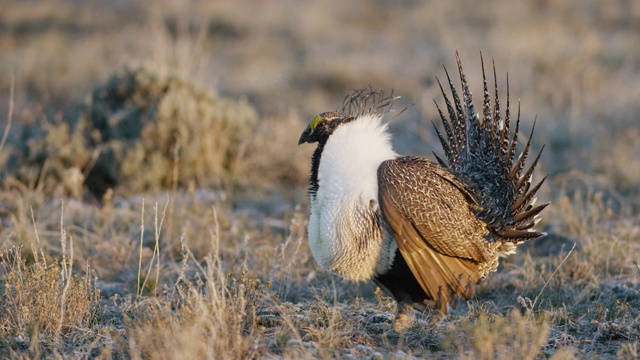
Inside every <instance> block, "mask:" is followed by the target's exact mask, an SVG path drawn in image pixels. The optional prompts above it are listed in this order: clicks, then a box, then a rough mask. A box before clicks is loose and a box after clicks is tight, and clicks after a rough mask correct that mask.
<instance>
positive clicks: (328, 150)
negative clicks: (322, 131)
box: [318, 115, 397, 199]
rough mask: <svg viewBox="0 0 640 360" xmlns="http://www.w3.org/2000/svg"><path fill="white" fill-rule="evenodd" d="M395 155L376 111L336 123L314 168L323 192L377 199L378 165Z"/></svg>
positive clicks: (389, 137) (384, 126) (385, 126)
mask: <svg viewBox="0 0 640 360" xmlns="http://www.w3.org/2000/svg"><path fill="white" fill-rule="evenodd" d="M395 157H397V155H396V153H395V152H394V151H393V149H392V147H391V136H390V135H389V133H388V132H387V124H386V123H383V122H382V117H381V116H379V115H363V116H361V117H360V118H358V119H355V120H352V121H351V122H349V123H346V124H344V125H341V126H338V128H337V129H336V130H335V131H334V132H333V134H332V135H331V136H330V137H329V139H328V140H327V143H326V145H325V147H324V150H323V151H322V158H321V160H320V168H319V171H318V175H319V183H320V189H322V188H323V187H324V191H322V190H321V191H322V192H323V193H325V194H327V193H332V194H338V193H341V194H350V195H354V194H357V193H363V192H365V193H367V194H372V195H375V198H376V199H377V193H378V181H377V171H378V166H380V163H382V162H383V161H385V160H389V159H393V158H395Z"/></svg>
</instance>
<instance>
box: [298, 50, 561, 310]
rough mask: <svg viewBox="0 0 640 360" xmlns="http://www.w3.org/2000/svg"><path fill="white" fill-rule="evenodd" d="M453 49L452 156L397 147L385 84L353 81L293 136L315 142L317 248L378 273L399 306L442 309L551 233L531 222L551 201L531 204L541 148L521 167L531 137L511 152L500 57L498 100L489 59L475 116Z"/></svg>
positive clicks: (338, 266) (355, 271)
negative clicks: (387, 118)
mask: <svg viewBox="0 0 640 360" xmlns="http://www.w3.org/2000/svg"><path fill="white" fill-rule="evenodd" d="M456 59H457V64H458V71H459V73H460V79H461V86H462V99H461V98H460V96H459V95H458V92H457V91H456V89H455V87H454V85H453V82H452V81H451V78H450V77H449V74H448V73H447V72H446V68H445V73H446V75H447V79H448V82H449V87H450V88H451V96H452V98H453V102H451V101H450V99H449V97H448V96H447V94H446V93H445V91H444V89H443V88H442V84H440V82H439V81H438V84H439V85H440V90H441V91H442V94H443V95H444V103H445V104H446V108H447V112H448V114H449V119H448V120H447V118H446V117H445V115H444V114H443V112H442V111H441V109H440V108H439V107H438V106H437V104H436V107H437V109H438V111H439V113H440V118H441V119H442V128H443V129H444V133H442V132H440V131H438V128H437V127H436V132H437V135H438V137H439V139H440V142H441V144H442V148H443V150H444V154H445V156H446V161H445V160H443V159H442V158H440V157H438V156H437V155H436V158H437V161H438V163H435V162H432V161H429V160H426V159H423V158H419V157H414V156H399V155H398V154H396V153H395V152H394V151H393V149H392V147H391V143H390V135H389V133H388V132H387V123H385V122H383V121H382V117H383V115H384V114H385V113H386V112H388V111H389V110H390V107H391V103H392V102H393V100H394V98H393V97H385V96H384V94H383V93H382V92H372V91H355V92H354V93H353V94H351V95H350V96H348V97H347V98H346V99H345V102H344V104H343V106H342V109H341V110H340V111H339V112H325V113H322V114H320V115H318V116H316V117H315V118H313V120H311V122H310V123H309V126H308V127H307V128H306V129H305V130H304V132H303V133H302V135H301V136H300V140H299V143H298V144H302V143H307V142H308V143H316V142H317V143H318V147H317V149H316V150H315V152H314V154H313V156H312V159H311V161H312V170H311V181H310V183H311V184H310V187H309V194H310V199H311V217H310V220H309V229H308V230H309V241H310V244H311V250H312V252H313V256H314V258H315V259H316V261H317V262H318V264H319V265H320V266H321V267H322V268H323V269H325V270H329V271H331V272H334V273H336V274H338V275H340V276H342V277H343V278H345V279H348V280H353V281H362V280H373V281H374V282H375V283H376V284H377V285H378V286H379V287H380V288H382V289H383V290H384V291H385V292H387V293H388V294H389V295H391V296H393V297H394V298H395V300H396V301H397V302H398V309H399V315H400V314H403V312H404V311H406V310H409V309H410V308H416V309H419V310H423V309H425V308H426V307H427V306H431V307H435V308H436V309H437V310H439V311H441V312H442V313H443V314H446V312H447V306H450V307H452V308H453V307H455V304H456V299H457V296H459V297H461V298H462V299H464V300H468V299H470V298H471V297H472V296H473V295H474V284H477V283H478V282H479V281H480V280H481V279H482V278H484V277H485V276H486V275H487V274H488V273H489V272H491V271H495V270H496V268H497V267H498V259H499V258H500V257H504V256H506V255H509V254H513V253H515V247H516V245H518V244H520V243H522V242H524V241H527V240H530V239H533V238H537V237H540V236H543V235H545V234H544V233H542V232H539V231H537V230H534V229H533V227H534V226H535V225H536V224H537V223H538V221H539V218H538V214H539V213H540V212H541V211H542V210H543V209H544V208H545V207H546V206H547V205H548V204H544V205H539V206H535V205H534V204H535V201H536V198H535V194H536V192H537V191H538V189H539V188H540V185H542V183H543V182H544V179H542V181H540V182H539V183H538V184H537V185H535V186H533V187H531V178H532V173H533V171H534V169H535V167H536V164H537V162H538V158H539V157H540V154H538V157H537V158H536V159H535V160H534V161H533V163H532V164H531V166H530V167H529V168H528V169H526V170H525V161H526V159H527V155H528V154H529V149H530V144H531V136H529V140H528V141H527V143H526V145H525V146H524V150H523V151H522V153H520V154H519V155H518V156H517V158H516V144H517V142H518V127H519V123H520V109H519V108H518V114H517V118H516V120H515V130H514V131H513V134H512V135H511V131H510V126H512V124H511V122H512V119H511V116H512V114H511V112H510V110H509V85H508V79H507V104H506V109H505V111H504V113H503V112H502V111H501V108H500V102H499V99H498V86H497V81H496V80H497V79H496V71H495V65H494V67H493V75H494V82H496V85H495V95H494V100H493V101H491V96H490V94H489V91H488V89H487V80H486V76H485V74H484V64H482V72H483V80H484V101H483V104H482V119H480V116H479V114H478V113H476V110H475V108H474V105H473V101H472V98H471V92H470V91H469V87H468V85H467V81H466V78H465V74H464V72H463V70H462V65H461V63H460V58H459V57H458V56H457V54H456ZM434 127H435V124H434ZM534 128H535V124H534ZM443 134H444V135H443ZM531 135H533V130H532V132H531ZM541 151H542V150H541ZM545 178H546V177H545ZM403 309H404V310H403ZM405 317H406V316H405Z"/></svg>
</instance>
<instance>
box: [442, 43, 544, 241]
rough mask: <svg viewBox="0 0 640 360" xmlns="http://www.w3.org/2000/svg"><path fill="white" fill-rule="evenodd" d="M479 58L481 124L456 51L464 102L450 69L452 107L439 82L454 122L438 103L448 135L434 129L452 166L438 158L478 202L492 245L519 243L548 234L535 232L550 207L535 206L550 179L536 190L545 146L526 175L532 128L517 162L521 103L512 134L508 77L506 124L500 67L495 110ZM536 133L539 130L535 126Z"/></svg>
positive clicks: (480, 214)
mask: <svg viewBox="0 0 640 360" xmlns="http://www.w3.org/2000/svg"><path fill="white" fill-rule="evenodd" d="M480 59H481V62H482V77H483V80H484V102H483V106H482V121H481V120H480V117H479V115H478V114H477V113H476V111H475V107H474V105H473V99H472V97H471V92H470V91H469V86H468V85H467V80H466V77H465V74H464V71H463V70H462V64H461V62H460V57H459V56H458V53H457V52H456V60H457V63H458V72H459V73H460V80H461V83H462V95H463V100H462V101H461V99H460V97H459V96H458V93H457V91H456V89H455V87H454V85H453V82H452V81H451V77H450V76H449V73H448V72H447V69H446V68H445V73H446V75H447V81H448V82H449V87H450V89H451V95H452V97H453V103H452V102H451V101H450V100H449V97H448V96H447V94H446V93H445V91H444V89H443V87H442V84H441V83H440V80H438V85H439V86H440V90H441V91H442V95H443V96H444V101H445V104H446V107H447V112H448V114H449V120H447V118H446V117H445V115H444V113H443V112H442V110H441V109H440V107H439V106H438V104H437V103H436V107H437V108H438V112H439V113H440V118H441V119H442V124H443V127H444V136H443V134H442V133H441V132H440V131H439V130H438V128H437V127H436V126H435V124H434V127H435V129H436V133H437V134H438V137H439V139H440V142H441V144H442V148H443V150H444V154H445V156H446V158H447V162H445V161H444V160H442V159H441V158H440V157H438V155H436V158H437V160H438V162H439V163H440V165H441V166H443V167H445V168H446V169H448V170H449V171H450V172H452V173H453V174H454V175H455V176H456V177H457V178H459V179H460V180H461V181H462V182H463V183H464V184H465V186H466V187H467V190H468V191H469V192H470V193H471V194H472V196H473V200H474V201H475V203H476V205H477V206H474V210H475V212H476V215H477V216H478V218H479V219H481V220H483V221H484V222H485V223H487V227H488V228H489V230H490V231H491V233H492V235H493V240H497V241H502V242H504V241H508V242H514V243H518V242H522V241H525V240H529V239H533V238H537V237H539V236H543V235H546V234H545V233H543V232H539V231H536V230H534V229H533V227H534V226H535V225H536V224H537V223H538V221H539V220H540V219H539V217H538V214H539V213H540V212H541V211H542V210H543V209H544V208H545V207H547V205H549V204H548V203H547V204H543V205H539V206H535V202H536V198H535V194H536V193H537V191H538V189H540V186H541V185H542V183H543V182H544V181H545V180H546V178H547V177H546V176H545V177H544V178H543V179H542V180H541V181H540V182H539V183H538V184H537V185H535V186H534V187H533V188H532V187H531V178H532V175H533V171H534V169H535V167H536V165H537V163H538V159H539V158H540V154H541V153H542V149H544V146H543V148H542V149H541V150H540V153H538V155H537V156H536V158H535V160H534V161H533V163H532V164H531V165H530V166H529V168H528V169H527V170H526V171H524V173H523V170H524V168H525V162H526V160H527V156H528V155H529V150H530V146H531V137H532V136H533V129H532V130H531V135H530V136H529V139H528V140H527V143H526V145H525V147H524V150H523V151H522V152H521V153H520V154H519V155H518V158H517V160H516V159H515V155H516V145H517V142H518V130H519V126H520V104H519V103H518V114H517V118H516V122H515V130H514V132H513V135H511V134H510V129H509V127H510V126H511V124H510V122H511V112H510V105H509V77H508V76H507V105H506V110H505V112H504V119H503V118H502V116H503V114H502V112H501V110H500V100H499V96H498V84H497V77H496V68H495V63H494V64H493V78H494V83H495V94H494V101H493V106H492V103H491V95H490V94H489V90H488V88H487V78H486V75H485V69H484V60H482V54H481V55H480ZM533 128H534V129H535V122H534V126H533ZM514 160H515V163H514Z"/></svg>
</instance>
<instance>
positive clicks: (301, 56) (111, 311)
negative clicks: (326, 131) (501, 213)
mask: <svg viewBox="0 0 640 360" xmlns="http://www.w3.org/2000/svg"><path fill="white" fill-rule="evenodd" d="M0 8H1V9H2V10H1V11H0V134H2V135H4V134H6V136H3V137H2V138H0V184H1V187H0V254H1V255H0V264H1V265H2V266H0V296H1V301H0V357H1V358H20V359H22V358H42V357H46V358H136V359H137V358H143V359H147V358H150V359H155V358H162V359H164V358H171V359H179V358H183V359H192V358H213V359H236V358H237V359H241V358H274V359H276V358H286V359H298V358H340V359H410V358H438V359H449V358H468V359H496V358H499V359H539V358H553V359H571V358H593V359H607V358H621V359H637V358H638V356H639V351H640V349H639V345H638V342H639V340H640V284H639V281H640V183H639V181H638V179H640V115H639V114H640V101H639V100H640V46H638V44H640V3H638V2H635V1H607V2H605V1H596V0H584V1H559V0H558V1H556V0H547V1H543V0H540V1H520V2H515V1H514V2H510V1H498V0H494V1H483V2H480V1H450V2H436V1H424V2H423V1H391V0H389V1H384V0H379V1H361V2H355V1H353V2H352V1H325V2H319V1H318V2H312V1H293V0H286V1H278V2H276V1H261V2H252V1H215V2H207V1H189V2H182V1H157V2H153V3H152V2H143V1H124V0H119V1H107V0H103V1H102V0H101V1H93V2H86V3H85V2H79V1H71V0H68V1H46V2H36V1H0ZM456 51H457V52H459V54H460V56H461V58H462V61H463V64H464V66H465V70H466V72H467V77H468V79H469V81H470V84H471V88H472V91H473V93H474V94H480V93H481V89H482V75H481V66H480V53H482V55H483V56H484V59H485V62H488V63H490V61H491V60H493V61H495V65H496V68H497V74H498V84H499V88H500V91H501V94H502V95H503V96H504V94H506V74H507V73H508V77H509V87H510V94H511V102H512V106H513V107H514V108H515V106H517V104H518V102H519V104H520V106H521V110H522V133H523V134H528V132H529V131H530V130H531V127H532V125H533V121H534V119H536V118H537V126H536V134H535V136H534V142H533V149H534V151H536V152H537V151H538V150H539V149H540V148H541V147H542V145H543V144H546V148H545V151H544V153H543V155H542V158H541V160H540V165H539V171H538V173H537V175H536V176H535V177H534V181H535V180H536V179H540V178H542V176H544V175H546V174H549V179H548V180H547V182H546V183H545V185H544V186H543V188H542V190H541V195H540V198H541V199H540V200H541V201H545V202H547V201H549V202H551V206H550V207H548V208H547V209H546V210H545V211H544V212H543V215H542V216H543V221H542V222H541V223H540V226H541V228H542V229H543V230H544V231H546V232H548V233H549V235H548V236H547V237H545V238H543V239H540V240H537V241H535V242H531V243H528V244H525V245H523V246H521V247H520V249H519V252H518V254H517V255H515V256H512V257H510V258H508V259H505V260H504V261H502V264H501V266H500V268H499V270H498V272H496V273H494V274H492V275H491V276H489V277H488V278H487V279H485V280H484V281H483V282H482V283H481V284H480V285H479V286H478V291H477V297H476V298H475V299H474V300H472V301H469V302H462V301H460V302H459V303H458V306H457V308H456V309H455V311H453V312H452V313H451V314H450V315H448V316H447V317H441V316H439V315H437V314H434V313H430V312H427V313H414V314H412V317H413V320H414V321H413V324H412V325H411V326H410V328H409V329H408V330H407V331H406V332H403V333H396V332H394V331H393V330H391V320H392V319H393V317H394V315H395V310H396V309H395V303H394V302H393V301H392V299H391V298H388V297H386V296H384V295H383V294H382V293H381V292H380V290H378V289H376V287H375V286H374V285H373V284H371V283H363V284H352V283H348V282H345V281H343V280H341V279H339V278H338V277H336V276H334V275H332V274H329V273H326V272H324V271H322V270H321V269H320V268H319V267H318V265H317V264H316V263H315V262H314V260H313V258H312V257H311V253H310V250H309V246H308V242H307V238H306V221H307V218H308V212H309V205H308V199H307V195H306V187H307V181H308V173H309V168H310V161H309V158H310V155H311V152H312V150H313V149H312V147H311V146H306V147H297V146H296V144H297V139H298V136H299V135H300V133H301V132H302V130H303V129H304V127H305V126H306V122H307V121H308V120H309V119H311V118H312V116H314V115H316V114H317V113H320V112H324V111H330V110H335V109H336V108H337V107H338V106H339V105H340V104H341V102H342V99H343V98H344V97H345V95H347V94H348V93H349V91H350V90H352V89H359V88H365V87H368V86H370V87H371V88H373V89H378V88H383V89H387V90H388V91H391V90H392V89H393V91H394V93H395V94H397V95H400V96H401V97H402V99H401V100H400V101H399V107H400V108H407V110H406V111H404V112H403V113H402V114H400V115H397V116H392V117H391V118H392V120H391V121H392V122H391V130H392V132H393V134H394V145H395V147H396V149H397V150H398V151H399V152H401V153H403V154H414V155H423V156H426V157H429V158H433V155H432V151H436V152H440V149H439V143H438V140H437V137H436V135H435V131H434V130H433V127H432V125H431V121H436V120H437V111H436V108H435V105H434V104H433V100H434V99H435V100H436V101H437V102H441V101H442V96H441V95H440V93H439V89H438V85H437V82H436V77H439V78H440V79H442V78H444V77H445V74H444V70H443V68H442V67H443V65H444V66H446V67H447V68H448V69H449V70H450V71H453V70H454V69H455V53H456ZM455 81H457V77H456V78H455ZM476 101H477V100H476ZM502 101H505V99H502Z"/></svg>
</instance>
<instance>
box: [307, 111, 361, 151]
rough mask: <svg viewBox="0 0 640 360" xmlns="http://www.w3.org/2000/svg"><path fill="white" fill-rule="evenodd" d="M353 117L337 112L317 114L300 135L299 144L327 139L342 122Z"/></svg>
mask: <svg viewBox="0 0 640 360" xmlns="http://www.w3.org/2000/svg"><path fill="white" fill-rule="evenodd" d="M351 119H353V118H351V117H349V116H347V115H345V114H341V113H337V112H325V113H322V114H320V115H317V116H316V117H314V118H313V119H311V122H309V126H307V128H306V129H305V130H304V131H303V132H302V135H300V140H298V145H300V144H303V143H315V142H321V141H326V140H327V139H328V138H329V136H330V135H331V134H332V133H333V131H334V130H335V129H336V128H337V127H338V126H339V125H340V124H343V123H345V122H347V121H349V120H351Z"/></svg>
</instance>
